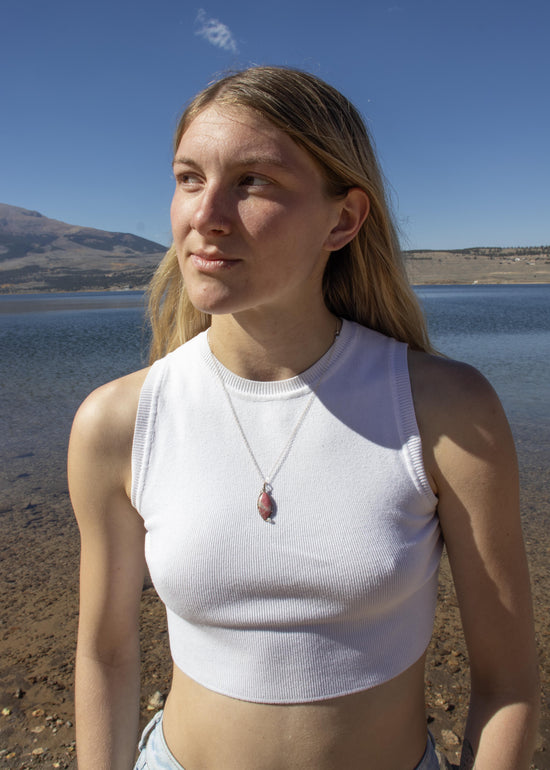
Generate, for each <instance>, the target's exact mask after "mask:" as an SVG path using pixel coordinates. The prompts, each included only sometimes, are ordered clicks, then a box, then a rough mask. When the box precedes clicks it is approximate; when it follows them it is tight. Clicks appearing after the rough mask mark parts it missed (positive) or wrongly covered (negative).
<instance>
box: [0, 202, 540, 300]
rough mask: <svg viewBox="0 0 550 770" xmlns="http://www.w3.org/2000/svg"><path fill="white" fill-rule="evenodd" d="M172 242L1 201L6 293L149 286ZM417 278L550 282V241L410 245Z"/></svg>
mask: <svg viewBox="0 0 550 770" xmlns="http://www.w3.org/2000/svg"><path fill="white" fill-rule="evenodd" d="M165 250H166V248H165V247H164V246H162V245H161V244H159V243H154V242H153V241H148V240H145V239H144V238H139V237H138V236H136V235H130V234H128V233H111V232H106V231H104V230H94V229H92V228H90V227H79V226H76V225H69V224H66V223H65V222H59V221H57V220H56V219H48V218H47V217H45V216H43V215H42V214H39V213H38V212H37V211H28V210H27V209H22V208H17V207H16V206H8V205H6V204H0V292H1V293H15V292H33V291H78V290H81V289H89V290H91V289H120V288H127V287H131V288H136V289H138V288H143V287H144V286H145V285H146V284H147V282H148V280H149V278H150V277H151V275H152V273H153V271H154V269H155V267H156V265H157V264H158V262H159V261H160V259H161V258H162V256H163V255H164V253H165ZM405 262H406V267H407V272H408V275H409V278H410V280H411V282H412V283H414V284H442V283H550V246H537V247H533V248H516V249H514V248H491V247H487V248H484V247H479V248H471V249H461V250H456V251H408V252H405Z"/></svg>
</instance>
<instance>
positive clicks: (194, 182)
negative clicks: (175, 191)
mask: <svg viewBox="0 0 550 770" xmlns="http://www.w3.org/2000/svg"><path fill="white" fill-rule="evenodd" d="M175 177H176V183H177V184H178V185H179V186H181V187H186V188H195V187H198V186H199V185H200V183H201V180H200V177H199V176H198V175H197V174H196V173H194V172H193V171H179V172H178V173H176V174H175Z"/></svg>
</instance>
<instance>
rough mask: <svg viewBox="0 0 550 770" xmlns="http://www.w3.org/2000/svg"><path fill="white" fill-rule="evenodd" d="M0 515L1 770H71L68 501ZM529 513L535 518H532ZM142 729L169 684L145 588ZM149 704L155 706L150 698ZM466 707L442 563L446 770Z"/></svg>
mask: <svg viewBox="0 0 550 770" xmlns="http://www.w3.org/2000/svg"><path fill="white" fill-rule="evenodd" d="M545 473H546V477H545V478H544V474H543V477H542V478H541V474H540V472H537V473H536V477H535V475H533V476H531V475H530V473H529V472H524V479H523V480H524V486H526V488H527V493H526V496H525V499H524V516H525V519H526V523H525V534H526V543H527V549H528V554H529V559H530V564H531V571H532V579H533V592H534V602H535V612H536V623H537V635H538V644H539V652H540V661H541V671H542V685H543V718H542V721H541V726H540V734H539V739H538V745H537V752H536V754H535V757H534V761H533V764H532V768H537V770H550V715H549V713H548V708H547V698H548V692H549V689H548V688H549V685H550V663H549V660H548V652H549V649H550V646H549V636H550V619H549V613H548V596H549V595H550V591H549V589H550V579H549V571H550V561H549V558H548V556H549V553H550V536H549V528H548V525H547V522H548V519H549V516H550V508H549V503H548V497H547V493H546V495H545V493H544V489H545V486H546V488H547V482H548V475H549V474H548V472H547V471H546V472H545ZM4 500H5V502H3V504H2V506H1V507H0V537H1V542H2V544H3V548H2V561H1V567H0V569H1V578H0V579H1V580H2V585H3V586H4V590H3V591H2V592H1V593H0V618H1V621H0V645H1V646H0V651H1V656H0V712H1V713H0V768H11V769H17V770H24V768H34V767H47V768H73V769H75V768H76V759H75V732H74V724H73V721H74V716H73V675H74V648H75V640H76V625H77V613H78V606H77V582H78V532H77V528H76V525H75V523H74V521H73V519H72V516H71V513H70V507H69V501H68V498H67V495H66V494H65V493H63V492H58V493H55V494H51V493H49V494H46V493H45V492H42V491H40V490H38V491H35V492H34V493H32V494H31V495H30V496H29V497H27V498H26V500H25V503H24V504H23V505H21V504H20V503H18V502H17V497H15V496H12V495H10V494H7V495H6V497H5V498H4ZM535 513H536V515H535ZM142 619H143V623H142V628H143V631H142V649H143V686H142V700H141V707H142V708H141V710H142V716H141V719H142V723H143V724H145V722H146V721H147V720H148V718H150V716H151V711H150V710H149V708H152V709H156V708H157V707H158V704H159V703H162V698H163V696H164V695H165V693H166V692H167V689H168V686H169V676H170V664H169V654H168V644H167V634H166V627H165V620H164V611H163V608H162V606H161V604H160V602H159V600H158V599H157V597H156V594H155V592H154V590H153V588H152V587H151V586H150V585H148V584H146V585H145V587H144V591H143V603H142ZM151 699H152V700H151ZM467 702H468V662H467V655H466V650H465V647H464V643H463V641H462V636H461V630H460V620H459V616H458V609H457V605H456V600H455V597H454V593H453V588H452V583H451V579H450V576H449V571H448V567H447V564H446V562H445V560H444V561H443V565H442V570H441V583H440V602H439V610H438V613H437V618H436V624H435V629H434V636H433V641H432V644H431V647H430V652H429V660H428V668H427V712H426V713H427V719H428V722H429V724H430V729H431V730H432V732H433V733H434V735H435V737H436V740H437V741H438V743H439V745H440V746H441V747H442V749H443V750H444V752H445V754H446V756H447V757H448V759H449V760H450V762H451V763H453V764H455V763H457V762H458V755H459V749H460V742H461V738H462V735H463V729H464V722H465V716H466V709H467Z"/></svg>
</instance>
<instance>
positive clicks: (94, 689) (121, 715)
mask: <svg viewBox="0 0 550 770" xmlns="http://www.w3.org/2000/svg"><path fill="white" fill-rule="evenodd" d="M75 706H76V742H77V756H78V767H79V770H131V768H132V767H133V765H134V760H135V753H136V747H137V739H138V722H139V655H135V656H132V659H131V660H130V661H128V662H125V663H124V664H122V665H108V664H105V663H102V662H100V661H98V660H97V659H94V658H93V657H89V656H86V655H85V654H82V653H81V654H77V663H76V697H75Z"/></svg>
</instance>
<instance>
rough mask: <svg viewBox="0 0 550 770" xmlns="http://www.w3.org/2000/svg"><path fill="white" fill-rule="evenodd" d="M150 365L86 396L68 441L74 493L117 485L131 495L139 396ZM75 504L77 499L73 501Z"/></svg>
mask: <svg viewBox="0 0 550 770" xmlns="http://www.w3.org/2000/svg"><path fill="white" fill-rule="evenodd" d="M148 372H149V368H146V369H140V370H139V371H137V372H133V373H132V374H129V375H126V376H125V377H121V378H119V379H117V380H113V381H112V382H109V383H107V384H106V385H102V386H101V387H99V388H97V389H96V390H94V391H93V392H92V393H90V395H89V396H88V397H87V398H86V399H85V401H84V402H83V403H82V404H81V406H80V408H79V409H78V411H77V413H76V416H75V418H74V422H73V427H72V430H71V438H70V442H69V456H68V474H69V487H70V490H71V495H72V496H74V497H76V496H77V491H78V489H86V490H87V494H90V487H93V490H94V494H96V493H97V494H99V493H100V492H101V491H103V492H104V493H105V494H108V493H109V494H112V493H114V492H115V491H116V490H117V489H118V490H119V491H124V492H125V493H126V495H127V496H129V487H130V484H131V455H132V442H133V437H134V426H135V421H136V414H137V408H138V404H139V396H140V392H141V388H142V385H143V383H144V381H145V378H146V377H147V374H148ZM73 504H74V503H73Z"/></svg>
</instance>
